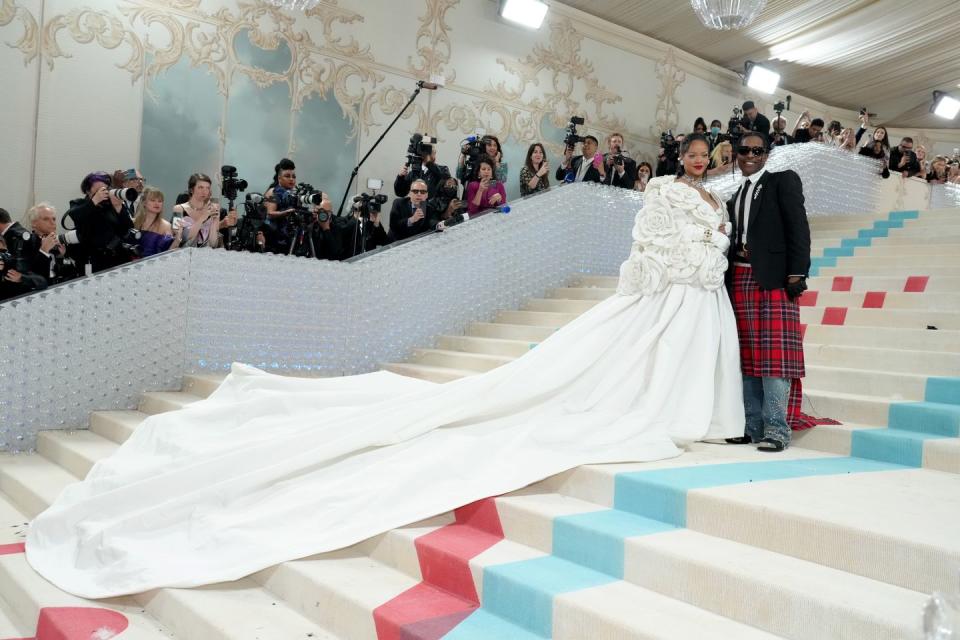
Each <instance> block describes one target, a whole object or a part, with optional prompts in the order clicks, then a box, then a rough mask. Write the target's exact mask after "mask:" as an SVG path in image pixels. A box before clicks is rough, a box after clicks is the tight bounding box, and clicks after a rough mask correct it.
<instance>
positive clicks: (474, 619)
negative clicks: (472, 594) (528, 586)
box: [443, 609, 549, 640]
mask: <svg viewBox="0 0 960 640" xmlns="http://www.w3.org/2000/svg"><path fill="white" fill-rule="evenodd" d="M548 637H549V636H541V635H539V634H536V633H531V632H529V631H527V630H526V629H522V628H520V627H518V626H517V625H514V624H510V623H509V622H507V621H506V620H504V619H503V618H498V617H497V616H495V615H491V614H490V613H488V612H486V611H484V610H483V609H477V610H476V611H474V612H473V613H472V614H470V617H468V618H466V619H465V620H464V621H463V622H461V623H460V624H458V625H457V626H456V627H454V628H453V629H452V630H451V631H450V632H449V633H448V634H447V635H445V636H443V640H492V639H493V638H510V640H544V639H545V638H548Z"/></svg>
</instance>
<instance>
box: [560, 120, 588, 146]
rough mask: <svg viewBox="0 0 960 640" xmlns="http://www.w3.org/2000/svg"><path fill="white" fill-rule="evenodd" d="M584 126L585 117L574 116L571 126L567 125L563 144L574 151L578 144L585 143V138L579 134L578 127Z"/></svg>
mask: <svg viewBox="0 0 960 640" xmlns="http://www.w3.org/2000/svg"><path fill="white" fill-rule="evenodd" d="M581 124H583V116H573V117H571V118H570V124H568V125H567V128H566V135H564V137H563V144H564V145H566V146H567V147H568V148H570V149H573V148H574V147H575V146H576V145H577V143H578V142H583V136H581V135H580V134H578V133H577V125H581Z"/></svg>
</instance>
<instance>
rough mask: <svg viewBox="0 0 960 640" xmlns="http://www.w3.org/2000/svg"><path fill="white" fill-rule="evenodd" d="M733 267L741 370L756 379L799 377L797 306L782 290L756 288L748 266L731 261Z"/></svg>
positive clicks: (800, 354) (801, 373) (800, 351)
mask: <svg viewBox="0 0 960 640" xmlns="http://www.w3.org/2000/svg"><path fill="white" fill-rule="evenodd" d="M733 268H734V272H733V313H734V315H735V316H736V318H737V333H738V334H739V336H740V369H741V371H743V374H744V375H747V376H755V377H757V378H802V377H803V376H804V375H806V372H805V371H804V368H803V336H802V334H801V332H800V306H799V305H798V304H797V303H796V302H794V301H791V300H790V298H788V297H787V292H786V291H785V290H784V289H772V290H770V291H763V290H762V289H760V285H758V284H757V282H756V280H754V279H753V269H751V268H750V267H745V266H743V265H739V264H734V266H733Z"/></svg>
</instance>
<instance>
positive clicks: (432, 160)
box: [393, 133, 450, 198]
mask: <svg viewBox="0 0 960 640" xmlns="http://www.w3.org/2000/svg"><path fill="white" fill-rule="evenodd" d="M436 144H437V139H436V138H431V137H430V136H425V135H422V134H419V133H415V134H413V136H411V137H410V144H409V146H408V147H407V162H406V164H404V165H403V167H401V168H400V173H398V174H397V177H396V179H395V180H394V181H393V193H394V195H396V196H397V197H398V198H404V197H406V196H407V194H408V193H410V187H411V186H412V185H413V181H414V180H423V181H424V182H426V183H427V189H428V191H429V192H430V196H431V197H432V196H434V195H436V193H437V189H438V188H439V187H440V184H441V183H443V182H444V181H445V180H446V179H447V178H449V177H450V169H449V168H447V167H446V166H445V165H442V164H437V148H436Z"/></svg>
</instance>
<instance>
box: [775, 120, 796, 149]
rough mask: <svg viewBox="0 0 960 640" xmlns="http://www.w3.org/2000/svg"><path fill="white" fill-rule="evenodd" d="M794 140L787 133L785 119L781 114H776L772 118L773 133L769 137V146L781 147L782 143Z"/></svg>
mask: <svg viewBox="0 0 960 640" xmlns="http://www.w3.org/2000/svg"><path fill="white" fill-rule="evenodd" d="M794 142H796V141H795V140H794V139H793V136H791V135H790V134H789V133H787V119H786V118H784V117H783V116H777V117H776V118H774V119H773V134H772V135H771V137H770V146H771V147H782V146H784V145H788V144H793V143H794Z"/></svg>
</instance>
